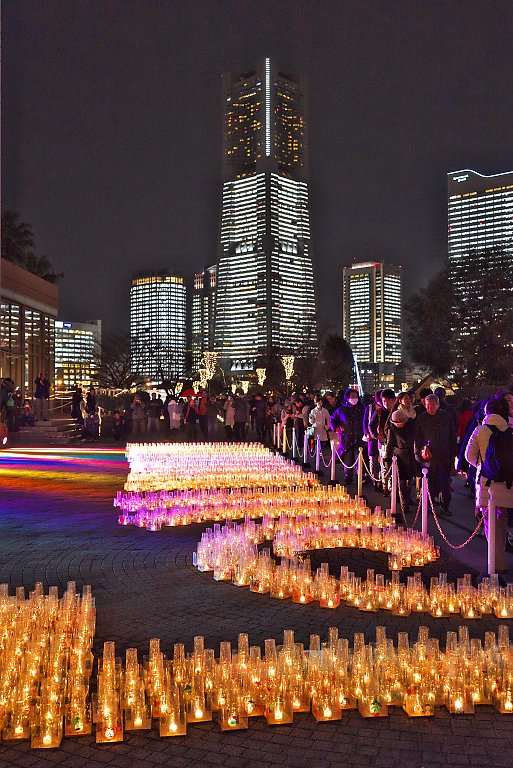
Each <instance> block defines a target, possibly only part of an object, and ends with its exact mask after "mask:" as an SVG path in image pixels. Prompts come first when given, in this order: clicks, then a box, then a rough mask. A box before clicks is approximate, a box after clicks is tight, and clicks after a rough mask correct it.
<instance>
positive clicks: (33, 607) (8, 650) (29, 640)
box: [0, 581, 95, 748]
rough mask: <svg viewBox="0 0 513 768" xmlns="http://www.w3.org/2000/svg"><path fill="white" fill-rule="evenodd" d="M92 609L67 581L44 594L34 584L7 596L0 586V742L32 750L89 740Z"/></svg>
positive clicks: (86, 589) (88, 599) (87, 591)
mask: <svg viewBox="0 0 513 768" xmlns="http://www.w3.org/2000/svg"><path fill="white" fill-rule="evenodd" d="M94 629H95V607H94V600H93V598H92V595H91V589H90V587H87V586H85V587H84V589H83V591H82V595H79V594H78V593H77V591H76V588H75V582H72V581H70V582H68V585H67V589H66V592H65V593H64V595H63V597H61V598H59V595H58V590H57V587H50V589H49V591H48V594H45V593H44V590H43V585H42V584H41V583H38V584H36V585H35V588H34V591H33V592H31V593H30V594H29V596H28V597H27V596H26V595H25V590H24V588H23V587H19V588H18V589H17V590H16V595H15V596H10V595H9V590H8V585H7V584H2V585H0V733H1V735H2V740H3V741H14V740H22V739H30V740H31V746H32V747H35V748H51V747H58V746H59V744H60V743H61V740H62V738H63V736H79V735H82V734H90V733H91V709H90V697H89V679H90V676H91V673H92V669H93V654H92V651H91V649H92V644H93V637H94Z"/></svg>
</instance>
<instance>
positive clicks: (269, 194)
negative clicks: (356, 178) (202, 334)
mask: <svg viewBox="0 0 513 768" xmlns="http://www.w3.org/2000/svg"><path fill="white" fill-rule="evenodd" d="M223 99H224V142H223V193H222V210H221V228H220V246H219V260H218V273H217V299H216V302H217V303H216V313H215V316H216V319H215V332H214V345H215V350H216V351H217V352H218V353H219V356H220V362H221V364H223V365H224V366H225V367H228V368H231V369H232V370H250V369H252V368H253V367H254V362H255V358H256V357H257V356H259V355H268V354H271V353H272V352H277V353H286V352H288V353H294V354H296V355H301V354H306V353H308V352H310V351H313V350H315V349H316V348H317V344H316V307H315V289H314V276H313V266H312V256H311V246H310V216H309V204H308V182H307V179H308V164H307V140H306V120H305V111H306V109H305V108H306V105H305V101H306V94H305V85H304V82H303V81H302V80H301V79H300V78H297V77H293V76H290V75H287V74H284V73H283V72H280V71H278V70H275V69H274V68H273V67H272V66H271V61H270V59H266V60H265V62H264V63H263V65H262V67H260V68H258V69H256V70H253V71H251V72H247V73H245V74H237V75H234V74H231V75H225V76H224V78H223Z"/></svg>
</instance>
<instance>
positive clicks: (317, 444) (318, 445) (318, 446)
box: [315, 435, 321, 472]
mask: <svg viewBox="0 0 513 768" xmlns="http://www.w3.org/2000/svg"><path fill="white" fill-rule="evenodd" d="M320 469H321V438H320V437H319V435H317V440H316V442H315V471H316V472H319V471H320Z"/></svg>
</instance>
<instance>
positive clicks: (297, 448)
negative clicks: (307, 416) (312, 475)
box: [294, 432, 303, 460]
mask: <svg viewBox="0 0 513 768" xmlns="http://www.w3.org/2000/svg"><path fill="white" fill-rule="evenodd" d="M294 442H295V443H296V453H297V455H298V456H299V458H300V459H301V460H303V453H302V451H300V450H299V442H298V439H297V432H296V433H295V434H294Z"/></svg>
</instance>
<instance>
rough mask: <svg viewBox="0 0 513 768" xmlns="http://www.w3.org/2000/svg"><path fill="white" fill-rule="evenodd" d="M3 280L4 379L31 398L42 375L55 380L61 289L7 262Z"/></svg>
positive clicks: (0, 355) (0, 369)
mask: <svg viewBox="0 0 513 768" xmlns="http://www.w3.org/2000/svg"><path fill="white" fill-rule="evenodd" d="M0 277H1V280H0V377H2V378H3V377H5V378H11V379H12V380H13V381H14V383H15V384H16V386H17V387H19V388H20V393H21V396H22V398H25V397H27V398H30V397H33V395H34V389H35V387H34V382H35V380H36V377H37V376H38V375H39V374H40V373H41V371H44V372H45V373H46V374H47V375H48V377H49V378H50V379H52V377H53V371H54V347H55V339H54V323H55V318H56V317H57V313H58V310H59V287H58V286H57V285H55V284H54V283H49V282H48V281H47V280H43V278H41V277H38V276H37V275H33V274H32V272H29V271H28V270H27V269H23V268H22V267H20V266H18V265H17V264H13V263H12V262H10V261H7V260H6V259H2V260H1V274H0ZM52 385H53V382H52Z"/></svg>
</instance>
